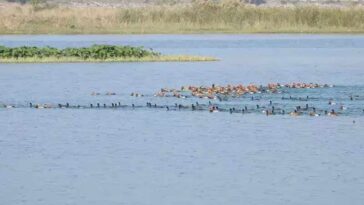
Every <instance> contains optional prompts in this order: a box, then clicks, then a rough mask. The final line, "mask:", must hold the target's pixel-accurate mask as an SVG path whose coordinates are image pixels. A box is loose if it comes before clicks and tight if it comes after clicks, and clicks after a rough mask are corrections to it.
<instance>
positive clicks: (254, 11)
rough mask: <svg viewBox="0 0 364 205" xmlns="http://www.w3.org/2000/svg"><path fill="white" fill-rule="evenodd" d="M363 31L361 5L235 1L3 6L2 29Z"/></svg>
mask: <svg viewBox="0 0 364 205" xmlns="http://www.w3.org/2000/svg"><path fill="white" fill-rule="evenodd" d="M211 32H215V33H216V32H217V33H266V32H269V33H364V9H363V8H362V7H345V8H333V7H313V6H312V7H290V8H288V7H287V8H285V7H274V8H266V7H253V6H247V5H244V4H241V3H237V2H235V1H228V2H225V3H211V2H205V3H194V4H191V5H185V6H181V5H179V6H147V7H139V8H101V7H82V8H77V7H60V6H59V7H52V8H42V9H34V8H33V7H31V6H29V5H24V6H20V5H17V6H14V5H13V6H6V7H0V33H1V34H144V33H211Z"/></svg>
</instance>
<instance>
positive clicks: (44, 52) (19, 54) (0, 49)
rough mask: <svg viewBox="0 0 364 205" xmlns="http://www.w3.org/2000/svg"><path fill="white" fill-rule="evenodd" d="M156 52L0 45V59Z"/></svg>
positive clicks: (148, 53) (137, 55)
mask: <svg viewBox="0 0 364 205" xmlns="http://www.w3.org/2000/svg"><path fill="white" fill-rule="evenodd" d="M159 55H160V54H159V53H157V52H153V51H151V50H147V49H144V48H142V47H131V46H112V45H93V46H91V47H82V48H65V49H58V48H53V47H48V46H47V47H29V46H22V47H15V48H11V47H5V46H0V59H1V58H3V59H5V58H15V59H18V58H48V57H56V58H62V57H76V58H81V59H108V58H130V57H133V58H143V57H148V56H159Z"/></svg>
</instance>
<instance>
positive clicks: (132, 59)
mask: <svg viewBox="0 0 364 205" xmlns="http://www.w3.org/2000/svg"><path fill="white" fill-rule="evenodd" d="M216 60H217V59H216V58H213V57H202V56H187V55H171V56H169V55H166V56H146V57H142V58H136V57H123V58H107V59H82V58H77V57H60V58H56V57H45V58H38V57H32V58H0V63H105V62H106V63H112V62H194V61H216Z"/></svg>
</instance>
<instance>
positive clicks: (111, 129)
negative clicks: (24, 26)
mask: <svg viewBox="0 0 364 205" xmlns="http://www.w3.org/2000/svg"><path fill="white" fill-rule="evenodd" d="M96 43H97V44H100V43H107V44H129V45H137V46H144V47H147V48H153V49H155V50H158V51H160V52H162V53H166V54H198V55H209V56H214V57H217V58H219V59H221V60H220V61H218V62H203V63H105V64H103V63H102V64H97V63H95V64H94V63H88V64H81V63H76V64H67V63H65V64H0V104H14V105H27V104H28V103H29V102H38V103H65V102H70V103H74V104H76V103H80V104H86V105H87V104H89V103H91V102H95V101H100V102H106V103H111V102H115V101H120V102H122V103H123V104H131V103H135V104H138V103H140V104H141V103H143V104H144V100H143V99H136V98H131V97H130V96H129V94H130V93H131V92H140V93H145V94H150V95H152V94H153V93H155V92H156V91H158V90H159V89H160V88H162V87H171V88H172V87H173V88H179V87H180V86H181V85H190V84H193V85H211V84H212V83H215V84H223V85H226V84H237V83H243V84H248V83H257V84H266V83H269V82H283V83H284V82H293V81H303V82H315V83H316V82H317V83H328V84H335V85H338V87H337V88H333V90H330V91H329V92H323V93H321V92H319V93H316V95H319V96H320V95H322V96H321V97H323V98H327V97H333V98H337V99H341V98H343V100H342V102H343V103H345V105H347V106H351V104H349V102H347V101H346V100H348V99H345V100H344V98H345V97H346V96H348V95H351V94H356V95H359V96H364V57H363V56H364V36H339V35H133V36H114V35H100V36H77V35H76V36H74V35H71V36H0V45H1V44H2V45H7V46H21V45H36V46H41V45H50V46H55V47H68V46H88V45H92V44H96ZM94 91H95V92H100V93H105V92H108V91H111V92H116V93H117V95H115V96H105V95H101V96H91V95H90V93H91V92H94ZM313 92H315V91H313ZM302 95H303V96H305V94H302ZM327 95H329V96H327ZM147 99H148V100H150V101H154V102H156V103H160V104H163V103H166V104H168V103H169V104H174V103H175V102H178V101H176V100H177V99H159V98H158V99H156V98H153V97H148V98H147ZM325 103H326V102H325ZM346 103H348V104H346ZM353 103H354V104H353V105H355V106H356V108H358V110H357V113H354V114H350V115H345V116H340V117H336V118H332V117H317V118H310V117H308V116H302V117H297V118H292V117H290V116H288V115H285V116H270V117H266V116H264V115H262V114H261V115H260V114H250V115H239V114H233V115H230V114H228V113H213V114H211V113H208V112H166V111H165V110H154V109H144V110H134V111H133V110H120V109H119V110H113V109H105V110H95V109H49V110H36V109H29V108H16V109H0V204H7V205H13V204H14V205H17V204H26V205H28V204H29V205H33V204H37V205H38V204H44V205H49V204H55V205H58V204H59V205H64V204H70V205H71V204H72V205H73V204H77V205H83V204H84V205H98V204H115V205H118V204H125V205H129V204H135V205H139V204H140V205H144V204H166V205H169V204H177V205H179V204H181V205H184V204H196V205H201V204H209V205H211V204H212V205H220V204H257V205H261V204H277V205H280V204H294V205H296V204H302V205H303V204H305V205H306V204H312V205H313V204H327V205H332V204H351V205H362V204H363V203H364V171H363V170H364V158H363V156H364V114H363V113H361V112H360V111H361V110H359V108H361V107H362V108H364V103H363V101H355V102H353ZM353 120H355V122H356V123H353Z"/></svg>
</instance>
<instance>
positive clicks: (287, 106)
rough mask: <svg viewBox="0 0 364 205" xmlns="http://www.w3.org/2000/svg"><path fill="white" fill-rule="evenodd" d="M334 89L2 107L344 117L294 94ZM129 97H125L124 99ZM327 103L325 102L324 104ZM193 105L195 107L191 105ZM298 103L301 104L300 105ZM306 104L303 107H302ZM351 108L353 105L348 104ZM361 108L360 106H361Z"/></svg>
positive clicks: (250, 89)
mask: <svg viewBox="0 0 364 205" xmlns="http://www.w3.org/2000/svg"><path fill="white" fill-rule="evenodd" d="M332 87H335V86H333V85H328V84H317V83H290V84H280V83H269V84H268V85H266V86H263V85H255V84H249V85H246V86H244V85H242V84H238V85H227V86H219V85H215V84H212V85H211V86H192V85H190V86H182V87H181V88H180V89H169V88H162V89H160V91H158V92H157V93H155V94H154V95H144V94H141V93H138V92H132V93H131V94H130V97H147V100H148V101H145V102H144V104H143V105H137V104H135V103H131V104H129V105H127V104H122V103H121V102H119V101H118V102H113V103H100V102H97V103H90V104H88V105H79V104H72V105H71V104H70V103H58V104H36V103H32V102H30V103H29V104H28V105H11V104H3V105H1V104H0V107H2V108H25V107H28V108H34V109H52V108H54V109H131V110H135V109H142V108H144V109H153V108H154V109H163V110H166V111H187V110H189V111H208V112H211V113H215V112H228V113H231V114H233V113H241V114H248V113H263V114H265V115H267V116H269V115H286V114H288V115H290V116H299V115H308V116H338V115H345V113H350V112H347V111H346V110H347V109H348V107H347V106H346V105H345V104H343V103H339V104H337V103H336V101H335V100H334V98H328V99H320V97H317V96H308V95H307V96H298V97H294V96H292V95H291V94H292V93H294V90H296V89H299V90H303V89H329V88H332ZM91 95H92V96H118V95H117V94H116V93H115V92H106V93H104V94H101V93H98V92H92V93H91ZM124 97H126V96H124ZM162 97H174V98H179V100H181V101H183V102H176V103H174V104H171V105H162V104H160V103H159V104H157V103H153V102H152V101H153V99H155V98H162ZM362 97H363V96H360V95H349V96H347V99H346V100H345V101H349V102H351V101H359V102H364V98H362ZM325 100H326V102H325ZM192 102H193V103H192ZM297 102H298V103H297ZM303 102H304V103H303ZM348 104H349V105H350V103H348ZM359 104H360V103H359ZM353 111H355V112H357V113H360V114H361V115H362V114H364V109H363V108H360V107H358V106H356V107H353V108H352V111H351V112H353Z"/></svg>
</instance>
